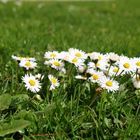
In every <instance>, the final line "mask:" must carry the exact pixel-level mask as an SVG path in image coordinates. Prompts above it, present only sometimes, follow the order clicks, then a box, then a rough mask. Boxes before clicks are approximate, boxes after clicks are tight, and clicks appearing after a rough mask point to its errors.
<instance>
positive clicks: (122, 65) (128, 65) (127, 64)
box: [118, 57, 136, 74]
mask: <svg viewBox="0 0 140 140" xmlns="http://www.w3.org/2000/svg"><path fill="white" fill-rule="evenodd" d="M118 65H119V69H120V70H121V71H124V72H123V74H126V73H131V72H134V71H135V70H136V66H135V65H134V62H133V61H132V59H130V58H128V57H121V58H120V61H119V62H118Z"/></svg>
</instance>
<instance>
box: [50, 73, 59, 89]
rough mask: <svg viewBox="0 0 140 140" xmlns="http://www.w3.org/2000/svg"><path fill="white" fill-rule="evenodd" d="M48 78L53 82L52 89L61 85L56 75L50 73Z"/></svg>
mask: <svg viewBox="0 0 140 140" xmlns="http://www.w3.org/2000/svg"><path fill="white" fill-rule="evenodd" d="M48 78H49V80H50V82H51V86H50V90H53V89H55V88H56V87H58V86H59V85H60V83H59V81H58V79H57V78H56V77H54V76H53V75H51V74H49V75H48Z"/></svg>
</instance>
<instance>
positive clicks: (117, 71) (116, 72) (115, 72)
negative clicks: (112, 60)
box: [108, 66, 122, 76]
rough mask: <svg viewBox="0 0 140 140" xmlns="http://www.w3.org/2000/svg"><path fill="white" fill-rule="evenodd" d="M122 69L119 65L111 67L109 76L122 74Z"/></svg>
mask: <svg viewBox="0 0 140 140" xmlns="http://www.w3.org/2000/svg"><path fill="white" fill-rule="evenodd" d="M121 72H122V71H121V70H120V69H119V67H117V66H111V67H110V69H109V73H108V74H109V76H118V75H120V74H121Z"/></svg>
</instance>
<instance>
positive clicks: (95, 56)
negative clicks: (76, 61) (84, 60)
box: [89, 52, 104, 61]
mask: <svg viewBox="0 0 140 140" xmlns="http://www.w3.org/2000/svg"><path fill="white" fill-rule="evenodd" d="M89 57H90V59H91V60H93V61H98V60H103V59H104V55H103V54H101V53H99V52H92V53H90V54H89Z"/></svg>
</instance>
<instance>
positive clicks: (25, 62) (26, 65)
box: [19, 60, 37, 70]
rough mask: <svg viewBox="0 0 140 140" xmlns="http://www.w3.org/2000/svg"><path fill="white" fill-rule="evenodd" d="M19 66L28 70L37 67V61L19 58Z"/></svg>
mask: <svg viewBox="0 0 140 140" xmlns="http://www.w3.org/2000/svg"><path fill="white" fill-rule="evenodd" d="M19 66H20V67H24V68H25V69H26V70H29V69H34V68H35V67H37V63H36V62H33V61H29V60H21V61H20V63H19Z"/></svg>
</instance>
